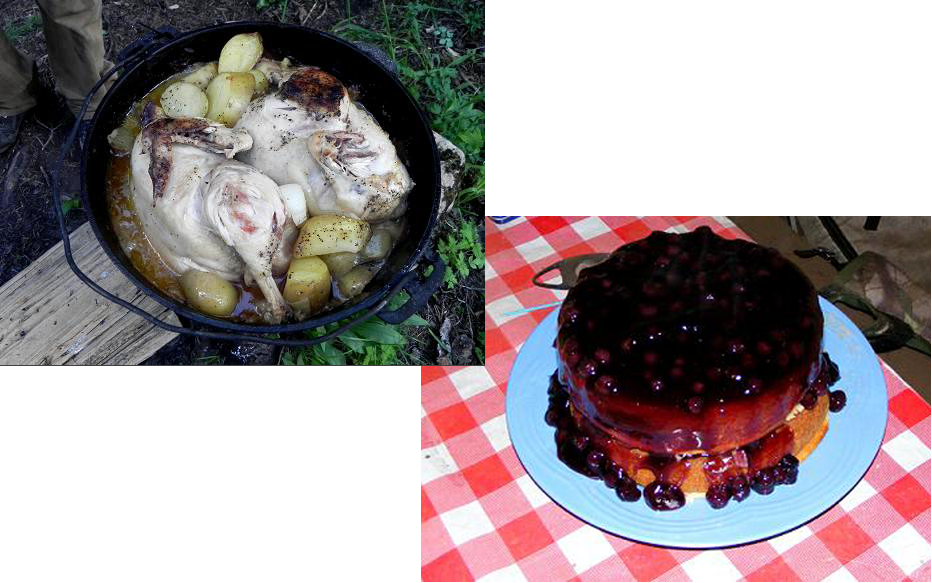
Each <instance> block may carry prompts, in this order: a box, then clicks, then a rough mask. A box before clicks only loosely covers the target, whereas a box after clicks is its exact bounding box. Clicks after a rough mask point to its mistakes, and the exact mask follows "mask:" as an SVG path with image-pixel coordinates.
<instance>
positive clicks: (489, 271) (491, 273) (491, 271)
mask: <svg viewBox="0 0 932 583" xmlns="http://www.w3.org/2000/svg"><path fill="white" fill-rule="evenodd" d="M496 275H498V274H497V273H495V268H494V267H492V264H491V263H489V262H488V261H486V262H485V280H486V281H489V280H490V279H492V278H494V277H495V276H496Z"/></svg>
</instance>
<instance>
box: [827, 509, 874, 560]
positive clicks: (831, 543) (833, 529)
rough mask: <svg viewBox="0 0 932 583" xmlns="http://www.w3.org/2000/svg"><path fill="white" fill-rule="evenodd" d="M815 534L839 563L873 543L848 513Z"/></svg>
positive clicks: (854, 555) (850, 558) (852, 557)
mask: <svg viewBox="0 0 932 583" xmlns="http://www.w3.org/2000/svg"><path fill="white" fill-rule="evenodd" d="M816 536H817V537H819V539H820V540H821V541H822V543H823V544H824V545H825V546H826V547H828V549H829V550H830V551H832V554H833V555H835V557H836V558H837V559H838V560H839V561H840V562H841V563H847V562H849V561H851V560H852V559H854V558H855V557H857V556H858V555H860V554H861V553H863V552H864V551H866V550H867V549H868V548H870V547H871V546H872V545H873V544H874V541H872V540H871V538H870V537H869V536H867V534H865V532H864V531H863V530H861V527H860V526H858V525H857V524H856V523H855V522H854V521H853V520H851V517H849V516H848V515H845V516H843V517H841V518H839V519H838V520H836V521H835V522H833V523H832V524H831V525H830V526H828V527H826V528H823V529H822V530H820V531H819V532H817V533H816Z"/></svg>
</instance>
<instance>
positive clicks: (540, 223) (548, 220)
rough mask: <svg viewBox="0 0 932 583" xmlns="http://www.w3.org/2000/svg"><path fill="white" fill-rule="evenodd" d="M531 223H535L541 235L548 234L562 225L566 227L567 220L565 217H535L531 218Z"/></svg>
mask: <svg viewBox="0 0 932 583" xmlns="http://www.w3.org/2000/svg"><path fill="white" fill-rule="evenodd" d="M531 224H532V225H534V227H535V228H536V229H537V230H538V232H540V234H541V235H546V234H547V233H551V232H553V231H556V230H557V229H559V228H561V227H565V226H566V225H567V221H566V219H565V218H564V217H534V218H533V219H531Z"/></svg>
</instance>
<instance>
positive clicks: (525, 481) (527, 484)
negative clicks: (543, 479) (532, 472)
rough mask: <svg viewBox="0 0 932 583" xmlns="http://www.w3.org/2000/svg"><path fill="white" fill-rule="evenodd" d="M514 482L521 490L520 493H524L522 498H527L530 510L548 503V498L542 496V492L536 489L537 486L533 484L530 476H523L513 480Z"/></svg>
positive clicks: (544, 495)
mask: <svg viewBox="0 0 932 583" xmlns="http://www.w3.org/2000/svg"><path fill="white" fill-rule="evenodd" d="M515 482H516V483H517V484H518V487H519V488H521V492H522V493H524V497H525V498H527V501H528V502H530V503H531V508H540V507H541V506H543V505H544V504H546V503H547V502H549V501H550V498H548V497H547V495H546V494H544V491H543V490H541V489H540V488H538V487H537V484H535V483H534V480H532V479H531V476H529V475H527V474H524V475H523V476H521V477H520V478H518V479H517V480H515Z"/></svg>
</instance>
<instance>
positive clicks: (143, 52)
mask: <svg viewBox="0 0 932 583" xmlns="http://www.w3.org/2000/svg"><path fill="white" fill-rule="evenodd" d="M150 36H151V39H148V40H146V42H139V41H137V42H138V43H139V44H138V46H133V45H131V47H132V50H129V51H124V52H125V53H126V56H125V58H123V59H122V60H121V61H120V62H119V63H117V64H116V65H114V66H113V68H112V69H110V70H109V71H107V72H106V73H105V74H104V75H102V76H101V78H100V80H99V81H97V83H95V84H94V86H93V87H92V88H91V90H90V91H89V92H88V94H87V96H86V97H85V98H84V103H83V104H82V105H81V111H80V112H79V113H78V115H77V116H75V117H76V121H75V124H74V126H73V127H72V128H71V131H70V132H69V133H68V137H67V138H66V139H65V143H64V145H63V146H62V149H61V152H60V153H59V156H58V162H57V164H56V165H55V167H54V168H53V169H52V206H53V207H54V208H55V216H56V218H57V219H58V228H59V231H61V236H62V247H63V249H64V252H65V260H66V261H67V262H68V267H70V268H71V271H73V272H74V274H75V275H76V276H77V277H78V279H80V280H81V281H82V282H84V284H85V285H87V286H88V287H90V288H91V289H92V290H94V291H95V292H97V293H98V294H100V295H101V296H103V297H104V298H106V299H108V300H110V301H111V302H113V303H115V304H117V305H119V306H122V307H123V308H125V309H127V310H129V311H130V312H133V313H134V314H136V315H137V316H139V317H141V318H143V319H144V320H146V321H147V322H149V323H150V324H152V325H153V326H158V327H159V328H161V329H163V330H166V331H168V332H174V333H175V334H187V335H189V336H199V337H201V338H212V339H215V340H226V341H233V342H260V343H263V344H272V345H275V346H294V347H301V346H310V345H313V344H320V343H322V342H326V341H328V340H332V339H334V338H336V337H337V336H339V335H341V334H343V333H345V332H346V331H347V330H349V329H350V328H352V327H354V326H357V325H359V324H361V323H363V322H365V321H366V320H368V319H370V318H372V317H373V316H375V315H376V314H378V313H379V311H380V310H382V309H383V308H384V307H385V306H386V305H387V304H388V302H389V300H390V299H391V298H392V297H394V295H395V294H396V293H398V292H399V291H401V289H402V288H407V286H409V285H410V284H411V282H412V281H413V280H414V279H415V278H416V277H417V271H416V270H415V269H412V270H411V271H409V272H408V273H406V274H405V275H404V277H402V278H401V279H400V280H399V281H398V283H396V284H395V286H394V287H392V289H391V290H390V291H389V293H388V294H387V295H386V296H385V298H383V299H382V300H381V301H379V302H378V303H376V304H375V305H374V306H372V307H371V308H369V310H368V311H367V312H365V313H364V314H363V315H362V316H359V317H356V318H354V319H353V320H351V321H350V322H347V323H346V324H344V325H342V326H340V327H339V328H337V329H336V330H334V331H333V332H330V333H329V334H326V335H324V336H318V337H317V338H304V339H296V340H289V339H283V338H268V337H266V336H256V335H252V334H231V333H228V332H212V331H209V330H191V329H189V328H183V327H181V326H174V325H172V324H169V323H168V322H164V321H162V320H160V319H158V318H157V317H155V316H153V315H152V314H150V313H148V312H146V311H145V310H143V309H142V308H140V307H138V306H134V305H133V304H131V303H129V302H127V301H126V300H124V299H122V298H120V297H117V296H116V295H114V294H112V293H110V292H108V291H107V290H105V289H103V288H102V287H100V286H99V285H97V283H96V282H94V281H93V280H92V279H91V278H90V277H88V275H87V274H86V273H84V272H83V271H81V269H80V268H79V267H78V265H77V263H75V260H74V255H73V254H72V252H71V239H70V237H69V235H68V229H67V227H66V226H65V213H64V210H63V209H62V204H61V203H62V200H61V170H62V167H63V166H64V163H65V157H66V156H67V155H68V152H69V151H70V150H71V146H72V145H73V144H74V139H75V137H76V136H77V134H78V129H79V128H80V126H81V120H82V119H83V118H84V114H85V113H87V108H88V106H89V105H90V102H91V98H92V97H93V96H94V94H96V93H97V91H99V90H100V88H101V87H102V86H103V84H104V83H105V82H106V81H107V80H108V79H109V78H110V77H112V76H113V75H114V74H115V73H116V72H117V71H119V70H121V69H125V68H127V67H129V66H130V65H132V64H135V62H136V61H138V60H139V59H141V58H143V57H145V56H147V55H148V54H149V53H151V52H153V51H154V50H157V49H158V48H160V47H161V46H162V45H163V44H165V42H167V41H170V40H173V39H174V37H175V35H174V34H171V33H170V32H166V31H164V30H162V29H159V30H156V31H154V33H153V34H152V35H150ZM134 44H135V43H134ZM127 48H128V49H129V48H130V47H127ZM121 55H123V53H121ZM440 265H441V266H443V267H445V265H443V262H442V261H441V262H440ZM434 271H440V272H441V273H440V277H441V278H442V277H443V273H442V271H443V269H442V268H441V269H438V267H437V264H436V263H434ZM431 275H433V274H431ZM432 279H433V278H429V279H428V281H427V282H425V284H424V287H425V288H427V287H428V284H429V283H430V282H431V281H432ZM434 289H435V290H436V286H434ZM412 290H417V288H416V287H414V286H412ZM417 293H418V294H420V292H417ZM418 299H420V295H418ZM413 300H414V295H413V294H412V299H409V300H408V301H407V302H406V303H405V305H403V306H402V307H401V308H399V309H398V310H393V311H390V312H388V313H387V314H385V316H387V317H388V318H392V317H393V316H392V315H393V314H396V313H401V312H405V311H408V310H409V309H410V308H409V305H411V307H412V308H413V307H414V306H415V305H416V304H413ZM426 301H427V300H426V298H425V299H424V300H423V301H422V302H421V304H423V303H424V302H426ZM411 313H414V312H413V311H412V312H411ZM408 315H409V316H410V314H408ZM405 319H406V318H405ZM386 321H389V320H386Z"/></svg>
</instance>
